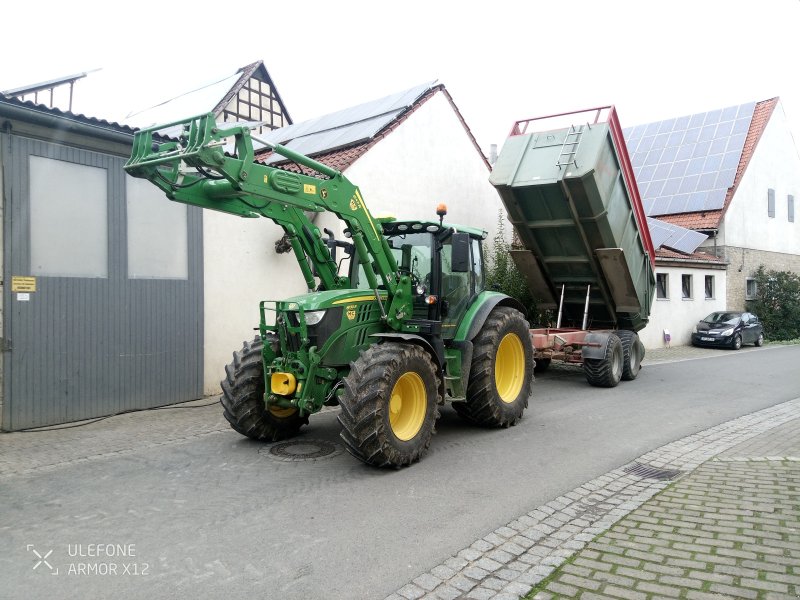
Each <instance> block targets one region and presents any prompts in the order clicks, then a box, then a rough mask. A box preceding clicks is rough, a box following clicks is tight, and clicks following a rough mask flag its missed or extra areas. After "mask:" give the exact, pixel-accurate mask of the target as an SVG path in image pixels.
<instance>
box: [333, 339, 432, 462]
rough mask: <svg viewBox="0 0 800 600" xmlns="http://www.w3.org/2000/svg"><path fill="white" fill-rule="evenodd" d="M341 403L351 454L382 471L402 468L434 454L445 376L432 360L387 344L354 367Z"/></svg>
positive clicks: (408, 346) (417, 349) (407, 346)
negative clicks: (431, 450) (431, 449)
mask: <svg viewBox="0 0 800 600" xmlns="http://www.w3.org/2000/svg"><path fill="white" fill-rule="evenodd" d="M343 389H344V391H343V393H342V395H341V397H340V398H339V405H340V406H341V412H340V413H339V423H340V424H341V426H342V431H341V434H340V435H341V438H342V440H343V441H344V445H345V448H346V449H347V451H348V452H349V453H350V454H352V455H353V456H355V457H356V458H357V459H359V460H361V461H363V462H365V463H367V464H369V465H373V466H376V467H394V468H400V467H405V466H407V465H410V464H411V463H413V462H416V461H418V460H419V459H420V458H422V456H424V455H425V453H426V452H427V451H428V447H429V446H430V443H431V436H433V434H434V433H435V432H436V419H438V418H439V407H438V405H439V401H440V397H439V377H438V375H437V371H436V367H435V366H434V363H433V360H432V358H431V355H430V354H428V352H427V351H426V350H425V349H424V348H422V347H421V346H417V345H415V344H412V343H401V342H385V343H382V344H375V345H373V346H370V347H369V348H367V349H366V350H363V351H362V352H361V354H360V356H359V357H358V359H356V360H355V361H353V362H351V363H350V373H349V374H348V375H347V377H345V378H344V379H343Z"/></svg>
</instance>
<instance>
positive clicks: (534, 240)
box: [490, 106, 655, 370]
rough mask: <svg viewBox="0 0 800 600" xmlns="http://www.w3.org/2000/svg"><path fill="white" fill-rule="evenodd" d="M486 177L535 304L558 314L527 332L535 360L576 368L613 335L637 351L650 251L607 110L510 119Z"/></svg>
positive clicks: (650, 289)
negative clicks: (552, 324)
mask: <svg viewBox="0 0 800 600" xmlns="http://www.w3.org/2000/svg"><path fill="white" fill-rule="evenodd" d="M556 121H558V122H559V123H558V124H556V123H555V122H556ZM490 181H491V183H492V184H493V185H494V186H495V188H496V189H497V190H498V192H499V194H500V197H501V199H502V201H503V204H504V205H505V208H506V211H507V213H508V218H509V220H510V222H511V223H512V225H513V226H514V230H515V232H516V234H517V238H518V239H519V241H520V244H521V247H519V248H515V249H514V250H512V252H511V255H512V258H513V259H514V262H515V263H516V265H517V267H518V268H519V270H520V271H521V273H522V274H523V276H524V277H525V279H526V281H527V283H528V285H529V287H530V289H531V292H532V293H533V295H534V297H535V298H537V300H538V301H539V306H540V307H542V308H545V309H558V315H559V318H558V323H557V326H556V328H555V329H534V330H531V336H532V340H533V345H534V348H535V350H536V354H537V359H539V360H540V361H549V360H551V359H561V360H566V361H567V362H573V363H579V362H582V360H584V359H586V358H594V357H595V356H596V355H597V354H598V353H599V352H600V351H601V350H602V351H605V350H606V349H607V346H608V343H610V342H609V339H610V336H612V335H616V337H618V338H620V339H621V340H622V343H623V346H624V345H625V343H626V340H632V341H630V343H629V345H633V346H635V347H636V348H634V350H631V349H630V348H624V349H623V350H624V355H625V360H629V358H630V355H631V353H632V352H633V353H634V354H635V352H636V349H639V348H640V349H641V352H642V353H643V348H641V343H640V342H639V341H638V337H637V336H635V332H637V331H639V330H640V329H642V328H643V327H644V326H645V325H646V324H647V321H648V319H649V316H650V309H651V304H652V301H653V295H654V291H655V273H654V271H653V266H654V251H653V244H652V241H651V239H650V232H649V230H648V228H647V221H646V219H645V214H644V210H643V208H642V202H641V198H640V196H639V191H638V188H637V186H636V179H635V177H634V174H633V168H632V167H631V164H630V159H629V157H628V151H627V148H626V146H625V140H624V138H623V136H622V130H621V128H620V125H619V120H618V118H617V115H616V111H615V109H614V107H613V106H608V107H600V108H593V109H589V110H586V111H578V112H573V113H563V114H560V115H551V116H548V117H540V118H536V119H526V120H523V121H517V122H516V123H515V124H514V127H513V128H512V130H511V133H510V135H509V137H508V139H507V140H506V143H505V144H504V146H503V148H502V150H501V152H500V155H499V156H498V159H497V162H496V164H495V166H494V170H493V172H492V175H491V177H490ZM622 331H624V332H626V333H617V332H622ZM590 332H591V335H589V333H590ZM599 332H606V335H605V336H603V335H602V334H601V333H599ZM634 358H635V356H634ZM637 370H638V369H637Z"/></svg>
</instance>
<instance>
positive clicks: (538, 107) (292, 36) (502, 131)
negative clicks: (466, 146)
mask: <svg viewBox="0 0 800 600" xmlns="http://www.w3.org/2000/svg"><path fill="white" fill-rule="evenodd" d="M3 21H4V27H3V34H2V37H3V55H2V58H0V89H10V88H15V87H19V86H22V85H25V84H29V83H36V82H39V81H43V80H47V79H51V78H55V77H59V76H63V75H69V74H73V73H77V72H83V71H87V70H90V69H97V68H101V69H102V70H101V71H99V72H97V73H93V74H91V75H89V77H88V78H87V79H85V80H83V81H81V82H80V83H78V84H77V86H76V90H75V94H76V100H75V111H76V112H83V113H85V114H87V115H89V116H96V117H100V118H105V119H109V120H119V119H121V118H123V117H124V116H125V115H126V114H127V113H128V112H131V111H133V110H136V109H141V108H144V107H147V106H150V105H152V104H155V103H157V102H158V101H160V100H164V99H166V98H168V97H171V96H174V95H177V94H179V93H180V92H182V91H186V90H187V89H191V88H193V87H196V86H198V85H199V84H202V83H207V82H210V81H213V80H216V79H219V78H221V77H222V76H224V75H227V74H230V73H232V72H234V71H235V70H236V69H237V68H239V67H241V66H243V65H246V64H249V63H251V62H253V61H255V60H258V59H263V60H264V62H265V65H266V67H267V69H268V70H269V72H270V74H271V76H272V78H273V80H274V82H275V85H276V87H277V88H278V91H279V93H280V94H281V96H282V98H283V100H284V102H285V104H286V106H287V108H288V110H289V113H290V114H291V116H292V118H293V119H294V120H295V122H297V121H303V120H306V119H309V118H312V117H316V116H319V115H322V114H325V113H328V112H333V111H335V110H338V109H341V108H345V107H348V106H351V105H354V104H359V103H361V102H365V101H369V100H373V99H376V98H380V97H382V96H385V95H388V94H391V93H393V92H397V91H401V90H403V89H406V88H410V87H413V86H415V85H417V84H420V83H424V82H427V81H430V80H434V79H437V80H439V82H441V83H444V84H445V86H446V87H447V89H448V90H449V91H450V93H451V94H452V96H453V98H454V100H455V102H456V104H457V105H458V106H459V108H460V110H461V112H462V114H463V116H464V118H465V119H466V121H467V124H468V125H469V126H470V127H471V129H472V130H473V132H474V133H475V135H476V137H477V139H478V142H479V143H480V145H481V147H482V148H484V150H488V147H489V144H491V143H497V144H502V142H503V140H504V139H505V136H506V134H507V133H508V131H509V129H510V126H511V124H512V123H513V121H515V120H517V119H522V118H527V117H535V116H540V115H545V114H550V113H554V112H563V111H566V110H573V109H581V108H588V107H594V106H600V105H606V104H616V106H617V110H618V112H619V115H620V119H621V121H622V124H623V126H625V127H627V126H631V125H636V124H639V123H645V122H649V121H656V120H660V119H664V118H669V117H675V116H680V115H684V114H689V113H694V112H703V111H707V110H711V109H715V108H722V107H726V106H730V105H734V104H742V103H745V102H749V101H758V100H765V99H768V98H772V97H774V96H780V97H781V100H782V102H783V106H784V109H785V112H786V114H787V117H788V118H789V120H790V125H791V127H792V130H793V132H794V136H795V141H796V143H797V142H798V141H800V75H798V63H799V62H800V61H799V60H798V59H800V42H799V41H798V40H800V0H669V1H654V0H651V1H646V0H639V1H636V0H605V1H594V2H592V1H590V0H572V1H571V2H560V1H558V0H548V1H547V2H540V1H534V0H530V1H527V2H510V1H503V0H492V1H490V2H471V1H469V0H467V1H463V2H445V1H441V2H436V1H435V0H427V1H425V2H422V1H417V0H405V1H394V2H376V1H373V2H369V1H347V0H342V1H340V2H335V1H327V2H326V1H322V0H304V1H295V2H292V1H291V0H283V1H282V2H269V1H266V0H262V1H259V2H254V1H251V0H239V1H235V0H234V1H231V0H229V1H227V2H220V1H216V2H206V1H205V0H195V1H193V2H181V1H169V0H159V1H158V2H156V1H153V0H138V1H136V0H134V1H132V2H126V3H113V2H112V3H107V4H97V3H95V2H85V1H81V0H78V1H74V2H52V1H51V0H44V1H42V0H40V1H38V2H22V1H15V2H9V3H6V6H4V8H3ZM186 116H190V115H186Z"/></svg>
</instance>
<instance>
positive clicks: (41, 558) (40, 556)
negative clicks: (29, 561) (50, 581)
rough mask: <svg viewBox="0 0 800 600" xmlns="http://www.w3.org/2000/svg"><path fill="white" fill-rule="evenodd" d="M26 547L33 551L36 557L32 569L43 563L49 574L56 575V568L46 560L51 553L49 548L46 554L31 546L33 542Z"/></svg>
mask: <svg viewBox="0 0 800 600" xmlns="http://www.w3.org/2000/svg"><path fill="white" fill-rule="evenodd" d="M27 549H28V552H33V554H34V555H35V556H36V558H37V561H36V564H35V565H33V570H34V571H35V570H36V569H38V568H39V567H41V566H42V565H44V566H46V567H47V568H48V569H49V571H50V574H51V575H58V569H57V568H56V567H54V566H53V565H51V564H50V563H49V562H47V559H48V558H50V555H51V554H52V553H53V551H52V550H49V551H48V552H47V553H46V554H41V553H40V552H39V551H38V550H37V549H36V548H34V547H33V544H28V546H27Z"/></svg>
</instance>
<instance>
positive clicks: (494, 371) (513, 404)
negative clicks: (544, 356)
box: [453, 306, 533, 427]
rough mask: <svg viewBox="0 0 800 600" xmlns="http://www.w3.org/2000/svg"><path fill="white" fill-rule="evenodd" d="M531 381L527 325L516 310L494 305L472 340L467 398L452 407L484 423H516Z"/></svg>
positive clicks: (531, 350)
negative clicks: (481, 327) (472, 347)
mask: <svg viewBox="0 0 800 600" xmlns="http://www.w3.org/2000/svg"><path fill="white" fill-rule="evenodd" d="M532 383H533V346H532V344H531V336H530V328H529V327H528V322H527V321H526V320H525V317H523V316H522V313H520V312H519V311H518V310H516V309H513V308H510V307H507V306H500V307H498V308H495V309H494V310H493V311H492V312H491V314H490V315H489V317H488V318H487V319H486V323H484V325H483V329H481V331H480V332H479V333H478V335H477V336H476V338H475V341H474V350H473V355H472V367H471V368H470V372H469V383H468V385H467V399H466V401H465V402H454V403H453V408H454V409H455V410H456V412H457V413H458V414H459V415H461V416H462V417H463V418H464V419H466V420H467V421H469V422H470V423H475V424H476V425H481V426H484V427H510V426H511V425H516V424H517V421H519V419H520V418H521V417H522V413H523V412H524V411H525V408H527V406H528V396H530V394H531V385H532Z"/></svg>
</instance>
